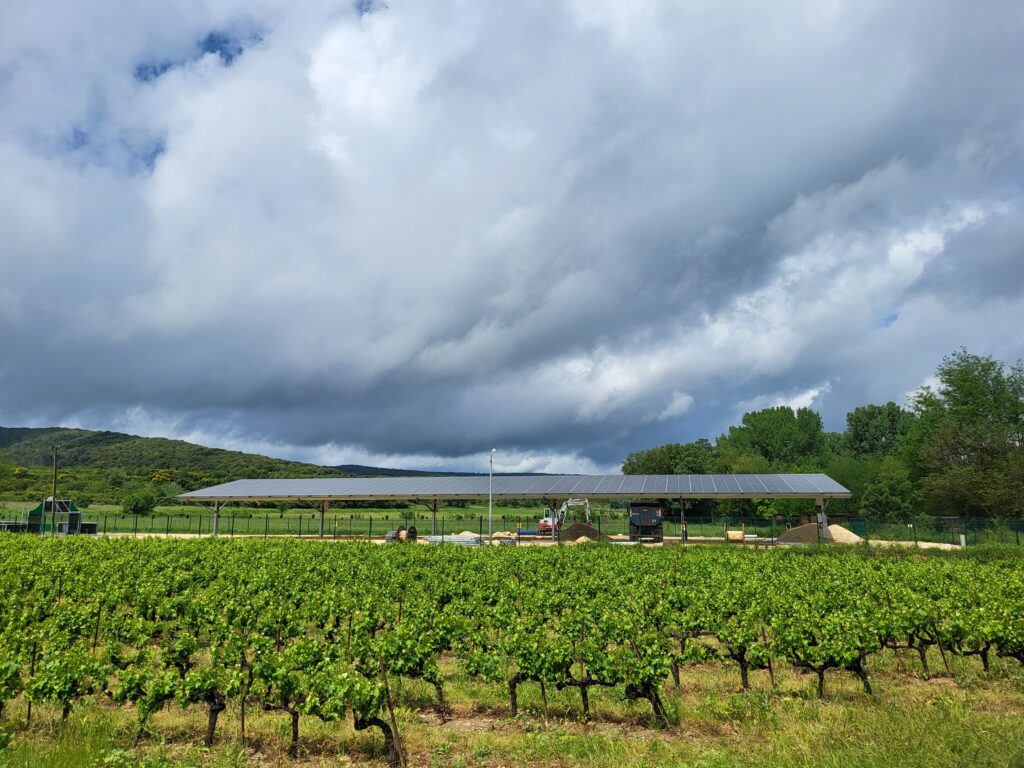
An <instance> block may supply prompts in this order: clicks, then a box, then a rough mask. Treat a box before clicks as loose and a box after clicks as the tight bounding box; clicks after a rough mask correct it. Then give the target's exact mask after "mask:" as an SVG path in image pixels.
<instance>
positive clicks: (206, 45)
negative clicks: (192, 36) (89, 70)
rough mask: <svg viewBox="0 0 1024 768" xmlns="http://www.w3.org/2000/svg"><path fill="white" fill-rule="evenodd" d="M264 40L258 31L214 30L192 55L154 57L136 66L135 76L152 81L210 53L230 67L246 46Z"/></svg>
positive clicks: (141, 81)
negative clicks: (175, 57) (169, 57)
mask: <svg viewBox="0 0 1024 768" xmlns="http://www.w3.org/2000/svg"><path fill="white" fill-rule="evenodd" d="M262 40H263V36H262V35H260V34H259V33H258V32H248V33H245V34H237V33H234V32H228V31H224V30H213V31H211V32H209V33H208V34H207V35H206V36H205V37H204V38H202V39H201V40H199V41H197V42H196V44H195V46H194V48H193V53H192V54H191V55H189V56H186V57H184V58H181V59H178V60H171V59H153V60H151V61H144V62H141V63H140V64H137V65H136V66H135V70H134V77H135V79H136V80H138V81H139V82H140V83H150V82H153V81H154V80H157V79H159V78H160V77H162V76H163V75H165V74H166V73H167V72H168V71H170V70H171V69H174V68H175V67H180V66H182V65H183V64H187V63H188V62H190V61H198V60H199V59H201V58H202V57H203V56H207V55H209V54H216V55H217V57H218V58H219V59H220V61H221V64H223V65H224V66H225V67H230V66H231V65H232V64H233V63H234V62H235V60H236V59H237V58H238V57H239V56H241V55H242V53H243V52H244V51H245V49H246V48H248V47H249V46H251V45H254V44H255V43H259V42H261V41H262Z"/></svg>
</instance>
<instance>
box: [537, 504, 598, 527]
mask: <svg viewBox="0 0 1024 768" xmlns="http://www.w3.org/2000/svg"><path fill="white" fill-rule="evenodd" d="M570 507H583V516H584V518H585V519H586V521H587V522H588V523H589V522H590V502H589V501H587V500H586V499H569V500H568V501H564V502H562V506H560V507H559V508H558V512H557V513H555V514H552V515H548V516H547V517H542V518H541V519H540V522H538V523H537V532H538V533H540V534H545V533H547V534H550V533H551V528H552V526H554V529H555V530H556V531H559V530H561V528H562V523H564V522H565V516H566V514H567V513H568V512H569V508H570ZM548 512H551V510H550V509H549V510H548Z"/></svg>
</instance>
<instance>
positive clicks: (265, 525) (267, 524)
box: [263, 515, 270, 539]
mask: <svg viewBox="0 0 1024 768" xmlns="http://www.w3.org/2000/svg"><path fill="white" fill-rule="evenodd" d="M269 535H270V515H267V516H266V517H264V518H263V538H264V539H265V538H267V536H269Z"/></svg>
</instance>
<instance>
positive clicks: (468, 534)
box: [455, 531, 480, 536]
mask: <svg viewBox="0 0 1024 768" xmlns="http://www.w3.org/2000/svg"><path fill="white" fill-rule="evenodd" d="M455 535H456V536H479V535H480V534H479V533H475V532H473V531H463V532H462V533H457V534H455Z"/></svg>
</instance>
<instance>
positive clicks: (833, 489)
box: [178, 474, 851, 538]
mask: <svg viewBox="0 0 1024 768" xmlns="http://www.w3.org/2000/svg"><path fill="white" fill-rule="evenodd" d="M850 495H851V494H850V491H848V490H847V489H846V488H844V487H843V486H841V485H840V484H839V483H837V482H836V481H835V480H833V479H832V478H830V477H828V476H827V475H815V474H806V475H804V474H788V475H497V476H495V477H493V478H491V477H488V476H487V475H449V476H446V477H422V476H421V477H339V478H320V477H318V478H307V479H295V480H289V479H273V480H235V481H234V482H231V483H224V484H222V485H215V486H213V487H211V488H203V489H201V490H198V491H190V492H188V493H183V494H181V496H179V497H178V498H180V499H184V500H186V501H198V502H213V503H214V505H215V510H216V511H215V513H214V525H213V532H214V534H216V532H217V525H218V520H219V518H220V508H221V506H222V505H223V504H227V503H230V502H245V501H316V502H319V503H320V536H321V537H322V536H323V535H324V516H325V515H326V513H327V507H328V506H329V505H330V503H331V502H332V501H382V500H396V499H404V500H410V501H418V502H422V503H427V502H429V503H430V504H431V505H432V508H433V511H434V515H435V518H436V514H437V508H438V504H439V502H441V501H442V500H456V499H483V498H487V497H488V496H490V497H492V498H495V499H546V500H551V501H552V502H553V501H554V500H556V499H565V498H570V497H586V498H588V499H673V500H678V501H680V502H682V501H684V500H686V499H812V500H813V501H814V503H815V504H816V505H817V507H818V521H819V525H820V526H821V527H822V531H823V535H824V536H825V537H826V538H828V521H827V519H826V518H825V506H826V504H827V503H828V500H830V499H845V498H849V496H850ZM431 529H432V530H433V525H432V526H431Z"/></svg>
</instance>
